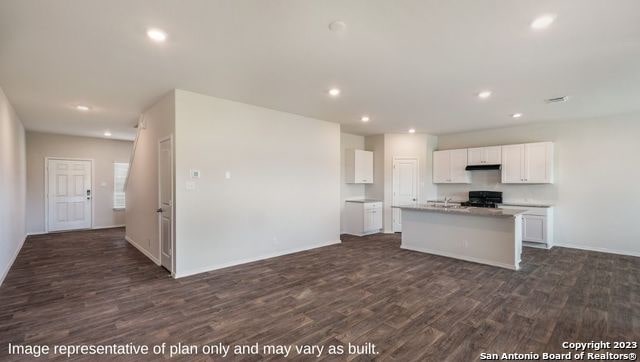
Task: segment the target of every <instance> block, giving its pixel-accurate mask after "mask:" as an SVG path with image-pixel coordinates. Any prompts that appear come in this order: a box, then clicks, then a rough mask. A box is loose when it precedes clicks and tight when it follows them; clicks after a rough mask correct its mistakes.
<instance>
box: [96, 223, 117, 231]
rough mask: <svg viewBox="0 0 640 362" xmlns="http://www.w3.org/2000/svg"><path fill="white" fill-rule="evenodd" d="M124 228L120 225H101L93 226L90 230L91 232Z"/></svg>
mask: <svg viewBox="0 0 640 362" xmlns="http://www.w3.org/2000/svg"><path fill="white" fill-rule="evenodd" d="M123 227H125V225H124V224H120V225H103V226H94V227H92V228H91V230H100V229H115V228H123Z"/></svg>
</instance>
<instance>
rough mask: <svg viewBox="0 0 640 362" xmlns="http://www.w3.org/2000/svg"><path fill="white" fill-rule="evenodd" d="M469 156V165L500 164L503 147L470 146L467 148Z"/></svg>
mask: <svg viewBox="0 0 640 362" xmlns="http://www.w3.org/2000/svg"><path fill="white" fill-rule="evenodd" d="M467 158H468V160H467V161H468V162H467V164H468V165H469V166H478V165H499V164H501V163H502V147H501V146H492V147H477V148H469V149H467Z"/></svg>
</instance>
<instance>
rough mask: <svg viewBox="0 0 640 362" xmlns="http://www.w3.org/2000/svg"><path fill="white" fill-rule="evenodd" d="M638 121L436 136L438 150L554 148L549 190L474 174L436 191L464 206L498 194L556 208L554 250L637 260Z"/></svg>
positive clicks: (488, 174) (639, 195) (489, 173)
mask: <svg viewBox="0 0 640 362" xmlns="http://www.w3.org/2000/svg"><path fill="white" fill-rule="evenodd" d="M639 137H640V117H637V116H636V117H630V116H626V117H616V118H610V119H606V120H591V121H570V122H560V123H544V124H536V125H523V126H517V127H510V128H501V129H494V130H484V131H477V132H466V133H458V134H450V135H443V136H440V137H439V139H438V142H439V148H440V149H452V148H466V147H474V146H485V145H501V144H510V143H525V142H535V141H553V142H555V183H554V184H553V185H503V184H500V183H499V181H500V178H499V173H498V171H481V172H477V171H474V172H473V173H472V182H473V183H472V184H471V185H439V186H438V194H439V195H440V197H442V196H445V195H446V196H456V197H460V198H464V199H466V196H465V193H466V192H468V191H469V190H484V189H488V190H498V191H502V192H503V193H504V195H503V196H504V199H505V200H524V199H528V200H530V201H533V200H535V201H549V202H553V203H554V204H555V205H556V212H555V238H556V244H558V245H566V246H573V247H579V248H587V249H593V250H602V251H610V252H616V253H622V254H631V255H638V256H640V242H639V241H640V223H638V220H637V219H638V215H639V213H638V211H637V207H638V204H639V203H640V187H638V180H639V179H640V168H639V167H638V165H639V164H640V163H639V161H638V160H639V156H638V155H640V138H639Z"/></svg>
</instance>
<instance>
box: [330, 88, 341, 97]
mask: <svg viewBox="0 0 640 362" xmlns="http://www.w3.org/2000/svg"><path fill="white" fill-rule="evenodd" d="M329 95H330V96H332V97H337V96H339V95H340V89H338V88H331V89H329Z"/></svg>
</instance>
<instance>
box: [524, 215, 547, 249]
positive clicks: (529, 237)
mask: <svg viewBox="0 0 640 362" xmlns="http://www.w3.org/2000/svg"><path fill="white" fill-rule="evenodd" d="M545 219H546V218H545V217H544V216H538V215H523V216H522V240H523V241H528V242H531V243H545V244H546V242H547V238H546V234H547V232H546V230H545V229H546V220H545Z"/></svg>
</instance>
